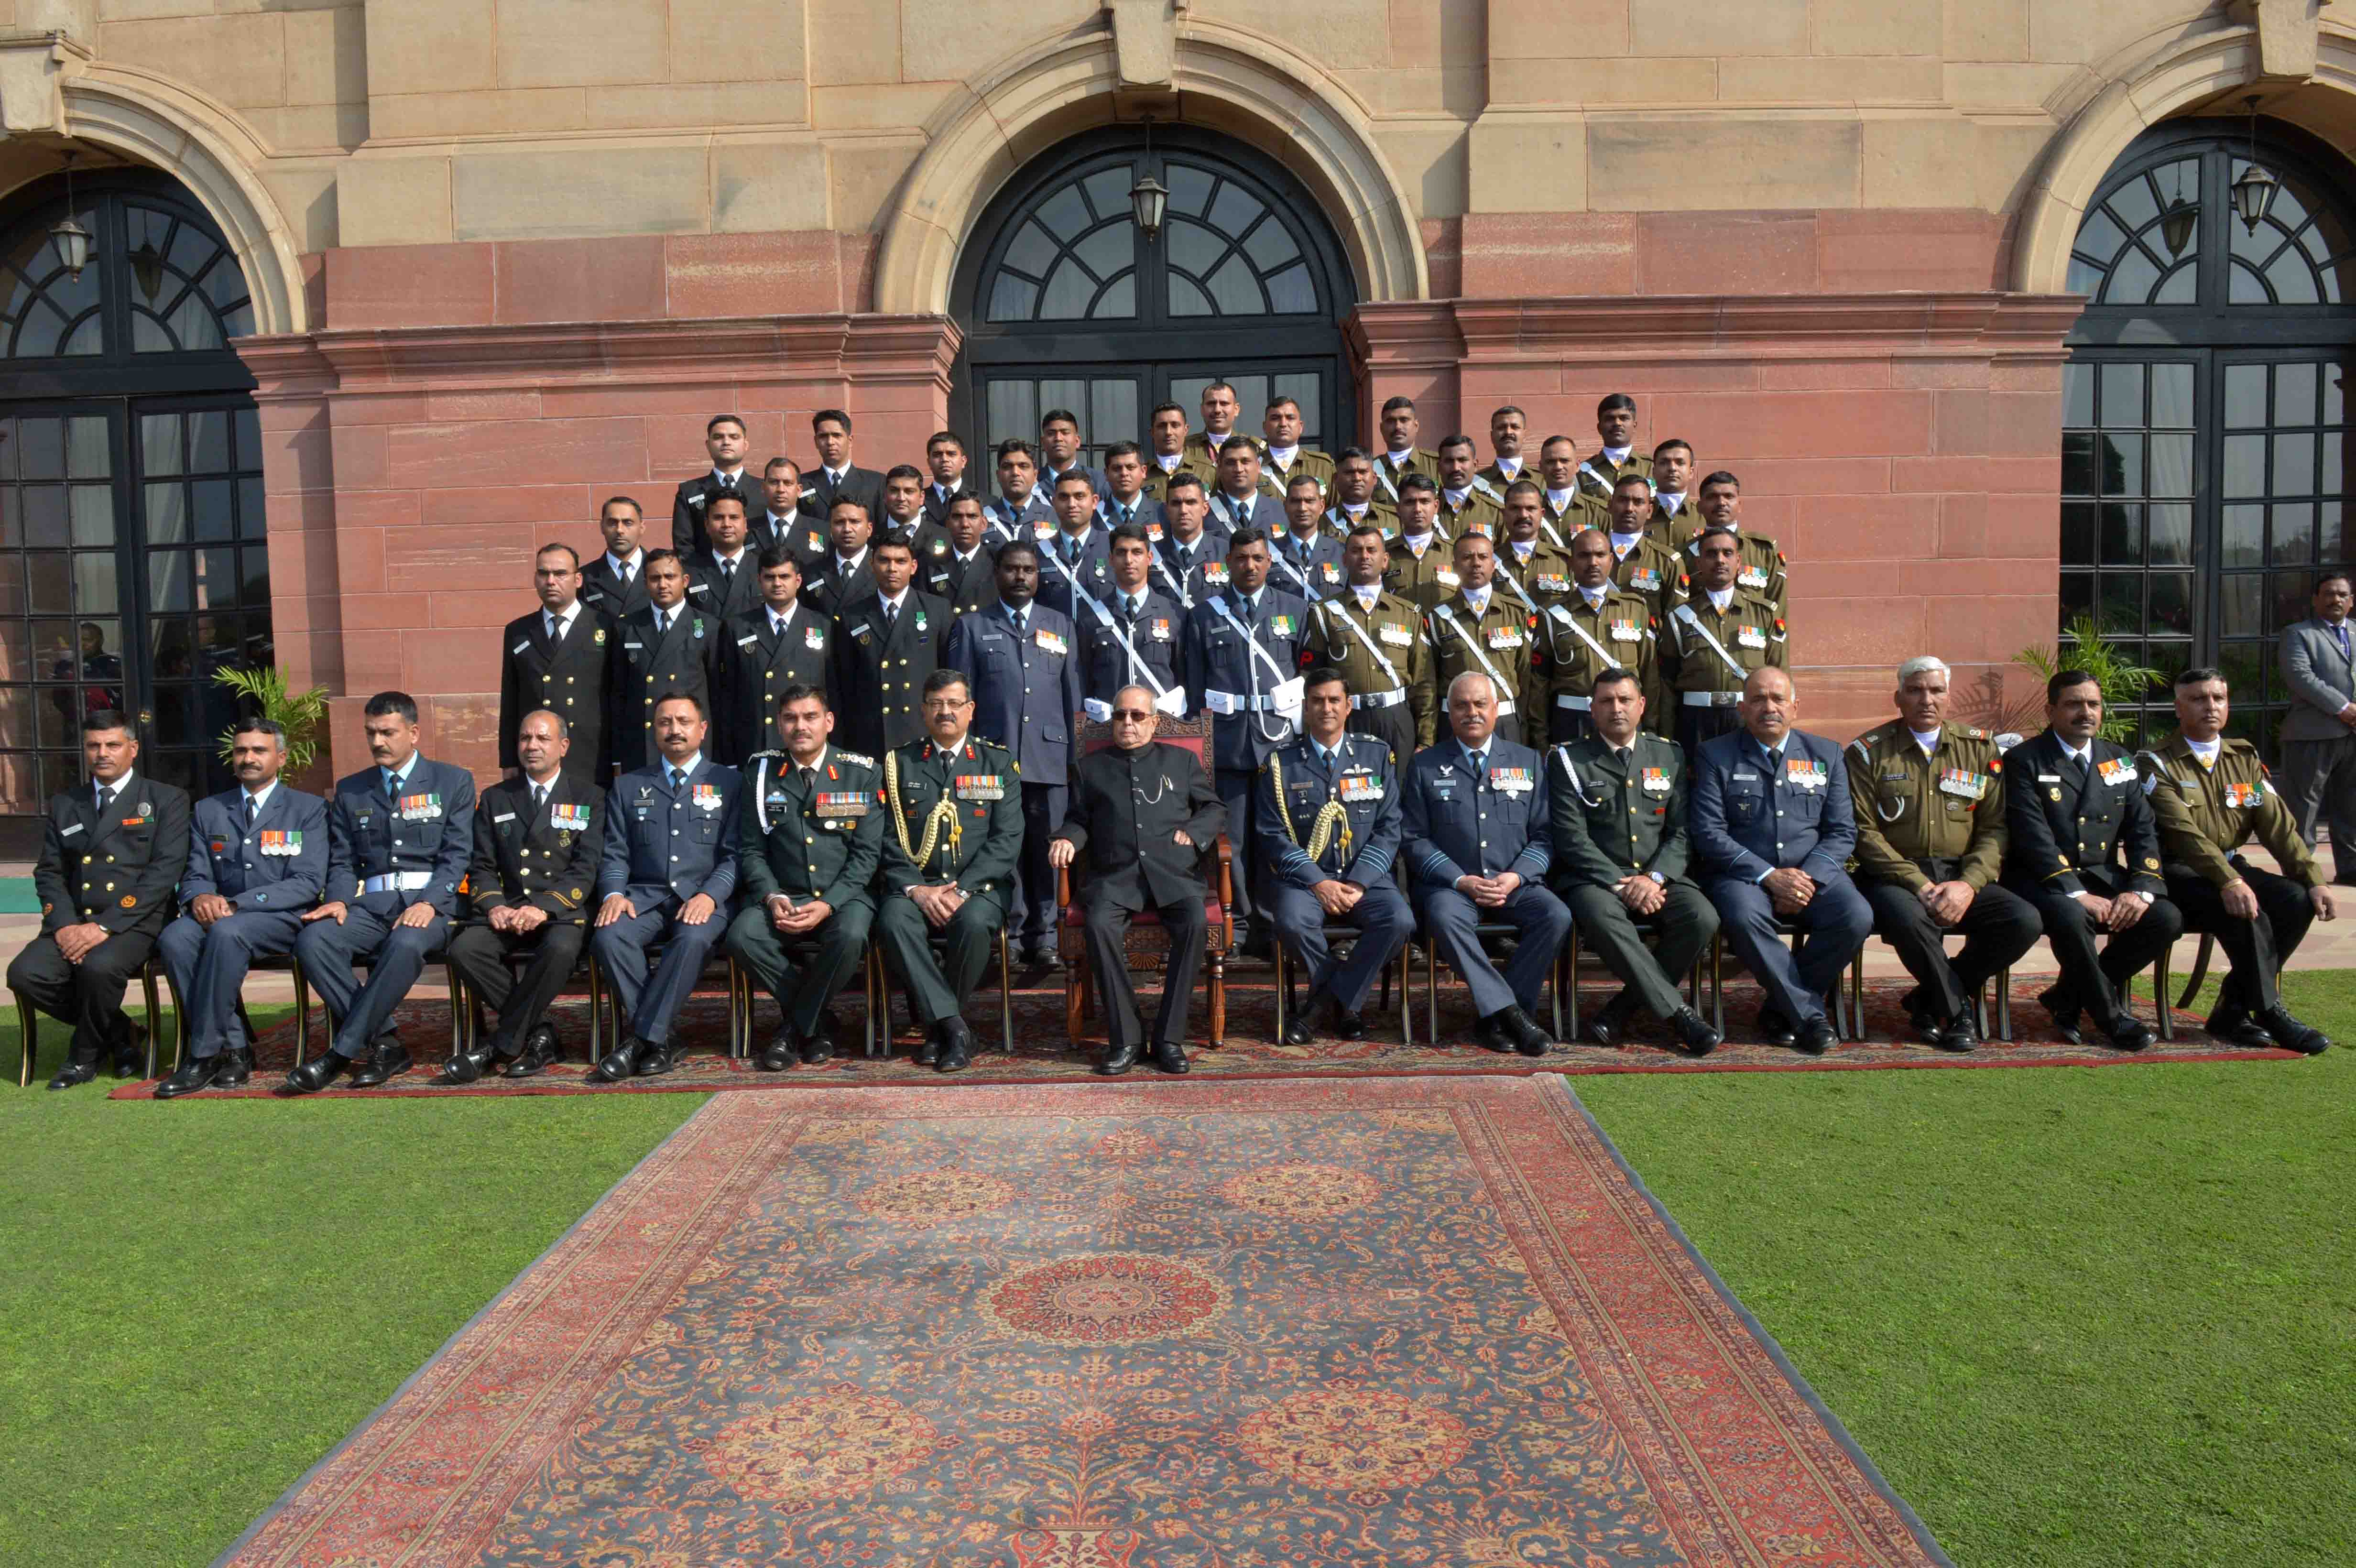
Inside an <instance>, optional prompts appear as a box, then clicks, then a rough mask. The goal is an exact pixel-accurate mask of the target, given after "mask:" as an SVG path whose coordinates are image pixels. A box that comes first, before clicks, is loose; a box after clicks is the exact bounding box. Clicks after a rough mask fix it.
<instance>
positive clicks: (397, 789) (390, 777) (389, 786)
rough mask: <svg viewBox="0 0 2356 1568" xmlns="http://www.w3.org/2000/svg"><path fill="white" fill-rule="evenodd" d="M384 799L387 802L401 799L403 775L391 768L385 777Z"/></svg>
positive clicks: (386, 771)
mask: <svg viewBox="0 0 2356 1568" xmlns="http://www.w3.org/2000/svg"><path fill="white" fill-rule="evenodd" d="M384 798H385V799H387V800H399V799H400V798H401V775H400V774H399V773H394V772H392V771H391V769H389V768H388V769H387V770H385V775H384Z"/></svg>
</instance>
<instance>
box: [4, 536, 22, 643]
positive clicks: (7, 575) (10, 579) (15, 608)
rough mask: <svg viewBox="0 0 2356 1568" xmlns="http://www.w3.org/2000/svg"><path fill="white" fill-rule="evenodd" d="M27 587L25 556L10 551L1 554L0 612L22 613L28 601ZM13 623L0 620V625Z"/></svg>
mask: <svg viewBox="0 0 2356 1568" xmlns="http://www.w3.org/2000/svg"><path fill="white" fill-rule="evenodd" d="M26 592H27V590H26V587H25V558H24V557H23V556H21V555H18V554H16V553H15V552H13V551H12V552H10V553H9V554H6V555H0V613H5V614H9V615H21V614H23V613H25V610H26V608H27V599H26ZM5 624H11V623H6V622H0V625H5Z"/></svg>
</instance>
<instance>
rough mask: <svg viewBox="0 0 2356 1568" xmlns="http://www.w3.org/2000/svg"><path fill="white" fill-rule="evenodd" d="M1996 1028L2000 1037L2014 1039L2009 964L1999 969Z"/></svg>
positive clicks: (1997, 977)
mask: <svg viewBox="0 0 2356 1568" xmlns="http://www.w3.org/2000/svg"><path fill="white" fill-rule="evenodd" d="M1996 987H1997V989H1996V1019H1997V1022H1996V1029H1997V1036H1998V1037H1999V1038H2000V1039H2003V1040H2010V1039H2012V969H2011V967H2010V966H2009V965H2008V966H2006V967H2005V968H2002V969H1999V970H1997V976H1996Z"/></svg>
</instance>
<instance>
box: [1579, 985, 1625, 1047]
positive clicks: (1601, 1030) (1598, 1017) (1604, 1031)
mask: <svg viewBox="0 0 2356 1568" xmlns="http://www.w3.org/2000/svg"><path fill="white" fill-rule="evenodd" d="M1634 1006H1635V1002H1634V999H1633V997H1630V996H1629V995H1628V993H1627V992H1625V991H1622V992H1621V993H1620V994H1619V995H1618V996H1616V997H1612V999H1611V1000H1610V1001H1608V1002H1606V1003H1604V1004H1603V1005H1602V1006H1601V1007H1600V1008H1596V1009H1595V1016H1594V1017H1593V1018H1591V1019H1588V1020H1587V1022H1586V1023H1584V1024H1582V1025H1581V1026H1580V1030H1579V1038H1580V1039H1581V1040H1585V1041H1587V1043H1588V1044H1590V1045H1600V1046H1602V1047H1604V1048H1605V1049H1606V1050H1616V1049H1618V1047H1619V1044H1620V1033H1621V1030H1622V1029H1626V1028H1627V1027H1628V1013H1629V1010H1630V1009H1631V1008H1633V1007H1634Z"/></svg>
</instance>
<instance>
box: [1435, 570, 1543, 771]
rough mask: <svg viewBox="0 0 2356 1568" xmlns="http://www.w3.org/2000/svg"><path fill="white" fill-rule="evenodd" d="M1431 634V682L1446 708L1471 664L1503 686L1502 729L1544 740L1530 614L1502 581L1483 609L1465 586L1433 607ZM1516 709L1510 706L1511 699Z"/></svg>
mask: <svg viewBox="0 0 2356 1568" xmlns="http://www.w3.org/2000/svg"><path fill="white" fill-rule="evenodd" d="M1424 631H1425V634H1426V635H1429V636H1430V638H1431V686H1432V691H1433V693H1434V699H1435V700H1436V701H1437V702H1438V703H1439V704H1440V706H1441V707H1442V708H1445V707H1446V706H1447V703H1448V688H1449V685H1450V683H1451V682H1452V681H1454V680H1455V678H1456V677H1458V676H1460V675H1462V674H1463V673H1465V672H1466V671H1467V670H1472V671H1475V672H1477V673H1479V674H1482V675H1485V676H1487V677H1489V678H1490V679H1491V680H1493V681H1494V682H1495V683H1496V687H1497V733H1498V734H1499V735H1501V736H1503V737H1504V738H1505V739H1506V740H1508V741H1518V742H1520V743H1521V744H1524V745H1527V746H1533V747H1535V746H1538V745H1541V744H1543V742H1544V739H1545V735H1546V727H1545V725H1544V724H1543V722H1541V721H1539V720H1535V719H1530V718H1526V715H1527V714H1528V713H1529V711H1530V704H1529V692H1530V688H1531V687H1532V686H1533V684H1534V683H1533V682H1532V681H1531V679H1530V614H1529V612H1528V611H1526V610H1525V609H1523V608H1522V606H1521V604H1520V603H1518V602H1517V601H1516V600H1515V598H1514V596H1513V594H1512V592H1510V591H1509V590H1508V589H1506V588H1505V585H1504V584H1502V583H1492V584H1490V587H1489V603H1487V605H1486V606H1484V607H1483V609H1482V610H1481V611H1480V612H1479V613H1474V611H1473V609H1472V605H1471V604H1470V603H1467V602H1466V600H1465V597H1464V592H1463V590H1462V589H1459V590H1458V591H1457V592H1454V593H1452V594H1450V595H1449V596H1448V597H1447V598H1445V599H1442V600H1440V602H1438V603H1435V604H1433V605H1432V607H1431V613H1430V615H1428V616H1426V617H1425V618H1424ZM1509 703H1510V704H1511V705H1512V710H1511V711H1510V712H1509V711H1507V707H1506V705H1507V704H1509Z"/></svg>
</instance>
